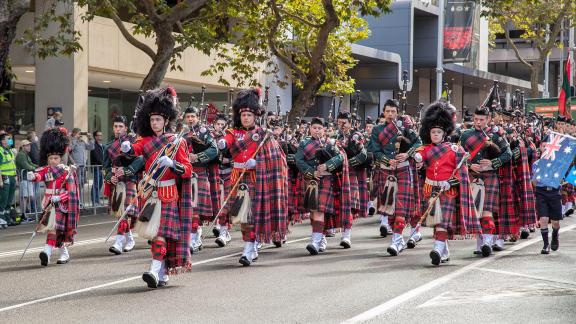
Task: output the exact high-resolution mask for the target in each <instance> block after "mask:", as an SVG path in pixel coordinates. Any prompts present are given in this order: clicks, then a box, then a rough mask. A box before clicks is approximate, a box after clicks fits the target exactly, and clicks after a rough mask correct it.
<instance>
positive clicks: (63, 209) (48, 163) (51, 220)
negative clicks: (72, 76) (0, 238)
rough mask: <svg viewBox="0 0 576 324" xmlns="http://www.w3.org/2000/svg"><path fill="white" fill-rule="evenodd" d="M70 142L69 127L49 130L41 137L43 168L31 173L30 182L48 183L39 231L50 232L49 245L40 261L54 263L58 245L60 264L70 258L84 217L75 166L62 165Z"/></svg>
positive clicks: (37, 229) (46, 263) (28, 174)
mask: <svg viewBox="0 0 576 324" xmlns="http://www.w3.org/2000/svg"><path fill="white" fill-rule="evenodd" d="M68 145H69V138H68V132H67V131H66V129H65V128H52V129H49V130H47V131H45V132H44V133H43V134H42V138H41V139H40V165H42V166H41V167H40V168H38V169H37V170H36V171H34V172H28V173H27V175H26V177H27V179H28V181H34V182H40V181H43V182H44V183H45V185H46V191H45V192H44V199H43V200H42V207H43V210H44V212H43V214H42V218H41V219H40V222H39V223H38V226H37V227H36V230H35V231H37V232H45V233H46V244H45V245H44V249H43V251H42V252H40V255H39V257H40V264H41V265H42V266H47V265H48V264H50V257H51V256H52V251H53V249H54V248H58V249H59V250H60V257H59V258H58V261H57V262H56V263H57V264H66V263H68V262H69V261H70V255H69V253H68V246H70V245H72V244H74V238H75V236H76V228H77V227H78V220H79V218H80V204H79V200H80V199H79V188H78V182H77V180H76V170H75V169H74V167H71V166H66V165H64V164H62V156H63V155H64V154H65V153H66V152H67V150H68Z"/></svg>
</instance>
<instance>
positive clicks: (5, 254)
mask: <svg viewBox="0 0 576 324" xmlns="http://www.w3.org/2000/svg"><path fill="white" fill-rule="evenodd" d="M30 234H32V233H30ZM36 236H37V237H36V238H34V240H42V238H38V236H41V235H36ZM105 239H106V238H105V237H101V238H95V239H90V240H84V241H78V242H74V245H72V247H71V248H70V249H74V248H75V247H77V246H83V245H90V244H96V243H104V240H105ZM24 245H25V244H24ZM42 249H44V246H40V247H35V248H29V249H28V251H26V255H28V253H32V252H40V251H42ZM22 252H24V250H15V251H8V252H2V253H0V259H2V258H7V257H11V256H15V255H21V254H22Z"/></svg>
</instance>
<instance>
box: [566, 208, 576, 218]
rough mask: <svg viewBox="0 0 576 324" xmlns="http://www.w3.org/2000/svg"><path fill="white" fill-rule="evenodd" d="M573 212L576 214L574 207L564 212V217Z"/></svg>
mask: <svg viewBox="0 0 576 324" xmlns="http://www.w3.org/2000/svg"><path fill="white" fill-rule="evenodd" d="M572 214H574V209H573V208H570V209H568V210H567V211H566V212H565V213H564V217H570V216H571V215H572Z"/></svg>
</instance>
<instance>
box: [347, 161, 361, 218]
mask: <svg viewBox="0 0 576 324" xmlns="http://www.w3.org/2000/svg"><path fill="white" fill-rule="evenodd" d="M348 172H349V173H348V176H349V177H350V193H351V197H352V200H351V201H350V206H351V207H352V213H353V214H358V211H359V210H360V186H359V185H358V174H357V173H356V172H355V170H354V169H352V168H350V169H349V170H348Z"/></svg>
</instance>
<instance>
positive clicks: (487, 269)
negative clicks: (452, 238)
mask: <svg viewBox="0 0 576 324" xmlns="http://www.w3.org/2000/svg"><path fill="white" fill-rule="evenodd" d="M474 270H478V271H486V272H493V273H500V274H504V275H509V276H515V277H522V278H528V279H534V280H538V281H549V282H554V283H561V284H565V285H571V286H576V282H574V281H568V280H560V279H551V278H545V277H540V276H532V275H527V274H523V273H517V272H510V271H504V270H496V269H489V268H476V269H474Z"/></svg>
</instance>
